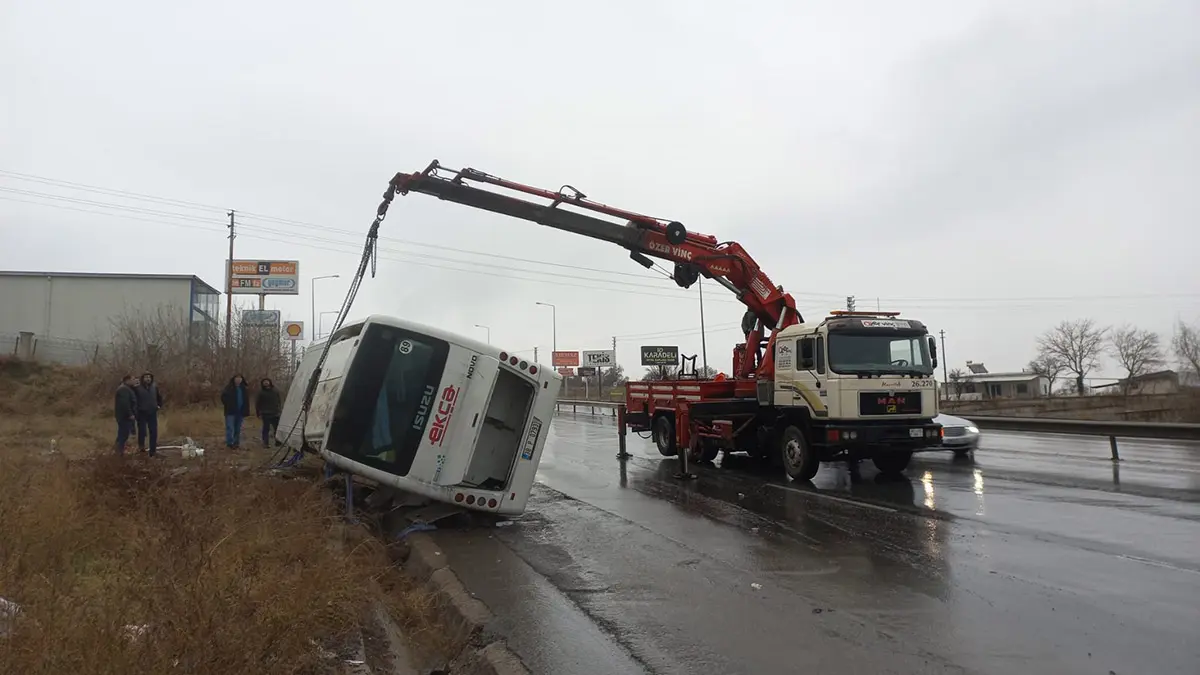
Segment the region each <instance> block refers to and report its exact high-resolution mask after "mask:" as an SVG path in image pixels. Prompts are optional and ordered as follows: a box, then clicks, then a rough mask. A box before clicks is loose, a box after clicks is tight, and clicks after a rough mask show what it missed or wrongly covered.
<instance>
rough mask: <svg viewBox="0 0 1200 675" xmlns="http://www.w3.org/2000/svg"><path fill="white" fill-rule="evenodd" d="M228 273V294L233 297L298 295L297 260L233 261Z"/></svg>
mask: <svg viewBox="0 0 1200 675" xmlns="http://www.w3.org/2000/svg"><path fill="white" fill-rule="evenodd" d="M225 267H226V269H228V271H229V292H230V293H233V294H234V295H299V294H300V262H299V261H297V260H234V261H233V262H232V263H229V262H227V263H226V264H225Z"/></svg>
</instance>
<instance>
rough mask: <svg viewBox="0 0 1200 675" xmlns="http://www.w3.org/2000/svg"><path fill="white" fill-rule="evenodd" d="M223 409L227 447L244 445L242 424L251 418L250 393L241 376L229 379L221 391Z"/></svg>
mask: <svg viewBox="0 0 1200 675" xmlns="http://www.w3.org/2000/svg"><path fill="white" fill-rule="evenodd" d="M221 407H222V408H223V409H224V411H225V447H227V448H239V447H241V445H242V422H243V421H244V420H245V419H246V418H247V417H249V416H250V392H249V390H248V389H247V387H246V380H245V379H244V378H242V376H241V374H237V375H234V376H233V377H231V378H229V383H228V384H226V385H225V388H224V389H223V390H221Z"/></svg>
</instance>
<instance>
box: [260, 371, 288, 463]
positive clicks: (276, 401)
mask: <svg viewBox="0 0 1200 675" xmlns="http://www.w3.org/2000/svg"><path fill="white" fill-rule="evenodd" d="M258 384H259V390H258V396H257V397H256V398H255V399H254V411H255V414H257V415H258V418H259V419H260V420H262V442H263V447H264V448H269V447H271V434H272V433H274V432H277V431H279V415H280V413H282V412H283V399H282V398H281V397H280V396H279V390H278V389H276V388H275V383H274V382H272V381H271V378H269V377H264V378H263V379H262V381H261V382H259V383H258ZM275 444H276V445H279V444H280V443H279V441H276V442H275Z"/></svg>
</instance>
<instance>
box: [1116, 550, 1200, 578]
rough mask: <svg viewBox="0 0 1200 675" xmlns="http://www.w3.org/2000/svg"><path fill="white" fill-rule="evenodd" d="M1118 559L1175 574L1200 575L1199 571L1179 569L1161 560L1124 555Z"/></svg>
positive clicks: (1188, 568) (1185, 568)
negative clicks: (1166, 570) (1170, 571)
mask: <svg viewBox="0 0 1200 675" xmlns="http://www.w3.org/2000/svg"><path fill="white" fill-rule="evenodd" d="M1120 557H1122V558H1124V559H1126V560H1132V561H1134V562H1140V563H1143V564H1146V565H1153V566H1155V567H1165V568H1166V569H1169V570H1175V571H1176V572H1191V573H1192V574H1200V570H1194V569H1192V568H1190V567H1179V566H1178V565H1172V564H1171V563H1165V562H1163V561H1161V560H1153V559H1151V558H1142V557H1140V556H1136V555H1124V554H1122V555H1121V556H1120Z"/></svg>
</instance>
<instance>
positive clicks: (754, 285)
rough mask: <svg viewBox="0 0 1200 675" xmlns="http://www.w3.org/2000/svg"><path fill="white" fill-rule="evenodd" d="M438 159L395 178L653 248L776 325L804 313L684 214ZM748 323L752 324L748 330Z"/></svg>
mask: <svg viewBox="0 0 1200 675" xmlns="http://www.w3.org/2000/svg"><path fill="white" fill-rule="evenodd" d="M442 168H443V167H441V165H440V164H438V162H437V161H436V160H435V161H434V162H432V163H431V164H430V165H429V167H427V168H426V169H425V170H424V171H422V172H420V173H398V174H396V176H395V177H394V178H393V179H392V186H393V187H394V188H395V189H396V191H397V192H399V193H400V194H402V195H404V194H408V193H409V192H419V193H422V194H427V195H430V196H433V197H437V198H438V199H443V200H446V201H450V202H454V203H457V204H462V205H464V206H470V207H473V208H477V209H483V210H485V211H491V212H493V213H499V214H502V215H506V216H511V217H513V218H520V219H522V220H528V221H530V222H534V223H538V224H539V225H545V226H546V227H552V228H554V229H557V230H562V231H564V232H571V233H573V234H578V235H582V236H585V237H590V238H592V239H599V240H601V241H607V242H609V243H611V244H616V245H617V246H620V247H622V248H625V249H627V250H629V251H630V254H631V255H630V257H632V258H633V259H634V260H637V261H638V262H639V263H641V264H643V265H645V266H647V267H648V266H650V265H651V264H652V263H651V262H650V261H649V260H647V259H646V258H645V256H651V257H655V258H660V259H663V260H669V261H671V262H673V263H675V270H674V274H673V278H674V279H675V282H676V283H677V284H679V285H680V286H683V287H685V288H686V287H689V286H691V285H692V283H694V282H695V281H696V279H697V278H698V275H704V276H705V277H708V278H710V279H715V280H717V281H718V282H719V283H721V285H723V286H725V287H726V288H728V289H729V290H731V291H733V292H734V293H735V294H736V295H737V297H738V299H739V300H740V301H741V302H742V303H743V304H745V305H746V307H747V308H748V309H749V311H750V312H752V313H753V314H754V316H755V318H756V319H757V320H759V321H761V322H762V323H763V326H762V328H765V329H767V330H772V331H773V330H776V329H780V328H784V327H786V326H789V325H792V324H794V323H797V322H798V321H799V318H800V316H799V313H798V312H797V311H796V304H795V300H794V299H793V298H792V296H791V295H790V294H788V293H785V292H784V291H783V290H782V289H781V288H779V287H777V286H776V285H775V284H774V283H773V282H772V281H771V279H770V278H769V277H768V276H767V275H766V274H765V273H763V271H762V270H761V269H760V268H759V266H758V264H757V263H756V262H755V261H754V258H752V257H751V256H750V254H749V253H747V252H746V250H745V249H744V248H742V246H741V245H740V244H737V243H736V242H723V243H719V242H718V241H717V239H716V238H715V237H713V236H711V235H707V234H699V233H695V232H688V231H687V230H686V229H685V228H684V227H683V225H682V224H680V223H678V222H673V221H672V222H667V221H664V220H662V219H659V218H654V217H651V216H646V215H643V214H640V213H635V212H632V211H626V210H624V209H619V208H616V207H612V206H608V205H607V204H602V203H600V202H595V201H591V200H589V199H588V198H587V197H586V195H584V194H582V193H580V192H579V191H578V190H575V189H574V188H571V187H570V186H563V188H561V189H559V190H558V191H551V190H544V189H541V188H536V187H531V186H528V185H522V184H520V183H514V182H512V181H508V180H505V179H502V178H498V177H496V176H492V175H491V174H487V173H484V172H482V171H478V170H475V169H462V170H460V171H450V173H451V175H449V176H443V175H440V174H439V173H438V170H439V169H442ZM471 183H476V184H483V185H490V186H495V187H498V188H502V189H507V190H511V191H515V192H519V193H522V194H524V195H529V196H531V197H537V198H541V199H545V200H547V202H548V203H546V204H539V203H537V202H534V201H530V200H528V199H522V198H519V197H514V196H510V195H506V194H501V193H499V192H495V191H492V190H488V189H484V188H482V187H477V186H476V185H472V184H471ZM564 205H569V206H572V207H576V208H578V209H583V210H585V211H590V212H592V213H597V214H603V215H607V216H612V217H616V218H621V219H623V220H625V221H626V222H624V223H617V222H613V221H610V220H605V219H603V218H599V217H596V216H594V215H590V214H587V213H580V212H578V211H572V210H568V209H565V208H562V207H563V206H564ZM749 330H750V329H749V328H748V329H747V331H748V332H749Z"/></svg>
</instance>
